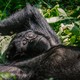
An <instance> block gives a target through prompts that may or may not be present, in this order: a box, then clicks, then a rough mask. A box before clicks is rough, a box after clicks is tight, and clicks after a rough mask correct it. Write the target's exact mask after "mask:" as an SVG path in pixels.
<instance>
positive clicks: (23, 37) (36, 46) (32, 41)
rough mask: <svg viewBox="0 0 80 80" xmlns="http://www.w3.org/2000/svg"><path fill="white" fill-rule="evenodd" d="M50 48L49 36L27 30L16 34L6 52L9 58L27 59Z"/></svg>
mask: <svg viewBox="0 0 80 80" xmlns="http://www.w3.org/2000/svg"><path fill="white" fill-rule="evenodd" d="M49 48H51V46H50V42H49V38H48V37H47V36H45V35H44V34H41V33H39V32H34V31H33V30H27V31H23V32H21V33H19V34H17V35H16V36H15V38H14V39H13V40H12V42H11V43H10V46H9V48H8V50H7V52H6V53H7V57H8V59H9V60H18V59H19V58H20V59H23V58H26V59H27V58H32V57H34V56H37V55H39V54H42V53H43V52H45V51H47V50H48V49H49Z"/></svg>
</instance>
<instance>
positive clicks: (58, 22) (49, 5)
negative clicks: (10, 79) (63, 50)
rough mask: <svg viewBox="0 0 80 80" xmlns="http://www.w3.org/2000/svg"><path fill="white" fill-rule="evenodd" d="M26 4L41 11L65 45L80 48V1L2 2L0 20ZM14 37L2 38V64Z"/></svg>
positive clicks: (0, 40)
mask: <svg viewBox="0 0 80 80" xmlns="http://www.w3.org/2000/svg"><path fill="white" fill-rule="evenodd" d="M26 3H31V4H33V5H35V6H36V7H37V8H38V9H39V10H40V12H41V13H42V15H43V16H44V17H45V18H46V20H47V21H48V23H49V24H50V25H51V27H52V28H53V29H54V30H55V31H56V33H57V35H58V36H59V37H60V39H61V41H62V43H63V44H64V45H72V46H80V0H67V1H65V0H0V5H1V6H0V20H2V19H4V18H6V17H8V16H9V15H11V14H13V13H14V12H15V11H17V10H19V9H22V8H23V7H25V6H26ZM13 36H14V35H12V36H9V35H8V36H0V63H5V55H4V51H5V50H6V48H7V47H8V44H9V42H10V41H11V39H12V38H13ZM1 75H2V74H1V73H0V77H1ZM8 75H9V74H8ZM0 80H2V79H1V78H0ZM49 80H53V79H52V78H51V79H49Z"/></svg>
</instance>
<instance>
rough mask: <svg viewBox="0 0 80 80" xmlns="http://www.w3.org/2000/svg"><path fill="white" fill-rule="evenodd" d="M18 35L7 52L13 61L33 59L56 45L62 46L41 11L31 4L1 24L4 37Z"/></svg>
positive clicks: (0, 30) (0, 29) (0, 28)
mask: <svg viewBox="0 0 80 80" xmlns="http://www.w3.org/2000/svg"><path fill="white" fill-rule="evenodd" d="M11 31H12V32H14V33H17V35H16V36H15V37H14V38H13V40H12V41H11V43H10V45H9V48H8V49H7V50H6V51H5V53H6V54H7V58H8V59H9V60H10V61H11V60H17V59H23V58H26V59H27V58H32V57H35V56H37V55H39V54H42V53H43V52H45V51H47V50H48V49H50V48H51V47H52V46H54V45H58V44H61V41H60V40H59V38H58V37H57V35H56V33H55V31H54V30H52V29H51V27H50V26H49V24H48V23H47V21H46V20H45V19H44V17H43V16H42V15H41V14H40V13H39V11H38V10H37V9H36V8H35V7H34V6H31V5H29V4H27V6H26V7H25V8H24V9H22V10H20V11H18V12H16V13H14V14H13V15H11V16H10V17H8V18H7V19H4V20H2V21H1V22H0V33H2V35H7V34H10V32H11Z"/></svg>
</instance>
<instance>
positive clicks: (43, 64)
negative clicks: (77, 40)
mask: <svg viewBox="0 0 80 80" xmlns="http://www.w3.org/2000/svg"><path fill="white" fill-rule="evenodd" d="M15 65H16V66H18V67H20V68H22V69H23V67H25V66H28V67H30V69H31V70H32V72H33V75H32V77H31V79H30V80H34V79H35V80H44V79H49V78H50V77H53V78H58V79H59V80H79V79H80V49H79V47H71V46H62V45H59V46H55V47H53V48H51V49H50V50H49V51H47V52H46V53H43V54H42V55H40V56H37V57H35V58H32V59H30V60H28V61H22V62H18V63H15Z"/></svg>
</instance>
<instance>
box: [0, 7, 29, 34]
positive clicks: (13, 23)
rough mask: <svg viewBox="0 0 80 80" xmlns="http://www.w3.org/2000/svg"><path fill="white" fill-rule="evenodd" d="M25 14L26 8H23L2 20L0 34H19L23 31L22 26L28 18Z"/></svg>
mask: <svg viewBox="0 0 80 80" xmlns="http://www.w3.org/2000/svg"><path fill="white" fill-rule="evenodd" d="M26 12H27V11H26V8H24V9H22V10H20V11H18V12H16V13H15V14H13V15H11V16H9V17H8V18H6V19H4V20H2V21H1V22H0V33H2V34H9V32H10V31H13V32H17V31H18V32H20V31H22V30H24V25H25V22H26V19H27V17H28V16H27V13H26Z"/></svg>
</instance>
